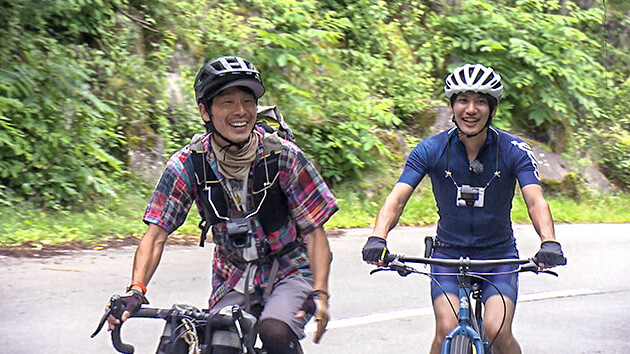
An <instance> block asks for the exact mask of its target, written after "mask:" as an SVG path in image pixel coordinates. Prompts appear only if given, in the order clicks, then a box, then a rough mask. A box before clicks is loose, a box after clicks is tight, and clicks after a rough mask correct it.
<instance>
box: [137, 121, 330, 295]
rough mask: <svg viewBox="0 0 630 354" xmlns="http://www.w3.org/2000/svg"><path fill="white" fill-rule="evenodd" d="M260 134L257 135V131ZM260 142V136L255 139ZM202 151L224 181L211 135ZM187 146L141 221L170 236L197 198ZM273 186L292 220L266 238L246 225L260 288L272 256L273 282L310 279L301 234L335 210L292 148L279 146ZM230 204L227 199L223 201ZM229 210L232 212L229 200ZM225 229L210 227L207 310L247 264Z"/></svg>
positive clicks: (259, 153) (256, 222) (205, 138)
mask: <svg viewBox="0 0 630 354" xmlns="http://www.w3.org/2000/svg"><path fill="white" fill-rule="evenodd" d="M258 132H259V133H260V134H263V131H262V130H258ZM259 139H261V137H260V136H259ZM202 142H203V146H204V151H206V152H208V154H207V161H208V163H209V164H210V166H211V168H212V170H213V172H214V174H215V175H216V176H217V178H218V179H219V181H220V182H221V183H222V184H223V183H224V182H225V181H224V178H223V176H222V175H221V174H220V173H219V171H218V167H217V163H216V161H215V156H214V153H213V152H212V147H211V144H210V135H209V134H206V135H204V136H203V137H202ZM190 155H191V150H190V146H186V147H184V148H183V149H181V150H180V151H178V152H177V153H175V154H174V155H173V156H172V157H171V159H170V160H169V162H168V163H167V165H166V168H165V170H164V172H163V174H162V177H161V178H160V180H159V182H158V184H157V186H156V188H155V191H154V192H153V195H152V197H151V200H150V201H149V205H148V206H147V209H146V211H145V214H144V218H143V220H144V222H145V223H147V224H149V223H151V224H156V225H157V226H160V227H161V228H163V229H164V230H166V231H167V232H168V233H169V234H170V233H172V232H173V231H175V230H176V229H177V228H178V227H179V226H181V225H182V224H183V223H184V221H185V220H186V216H187V214H188V211H189V210H190V207H191V205H192V202H193V200H194V201H196V203H197V207H198V208H199V201H198V198H197V187H196V182H195V181H196V179H195V173H194V166H193V163H192V159H191V158H189V157H190ZM263 155H264V154H263V145H262V139H261V140H260V143H259V145H258V151H257V156H256V158H255V160H254V162H253V163H252V167H251V168H250V175H249V179H248V181H249V183H248V189H247V192H248V193H247V195H248V197H247V205H248V209H249V210H253V209H255V207H256V206H253V198H252V190H251V185H252V183H251V182H252V180H253V171H254V169H255V167H256V165H257V164H258V163H262V162H263ZM278 183H279V185H280V188H281V189H282V190H283V192H284V194H285V196H286V197H287V203H288V207H289V211H290V214H291V218H290V219H289V221H288V223H287V224H286V225H284V226H283V227H281V228H280V229H279V230H276V231H274V232H272V233H270V234H265V233H264V231H263V228H262V226H261V224H260V222H259V220H258V219H257V218H250V225H251V226H252V227H253V229H254V230H255V236H254V240H253V242H255V243H256V249H257V251H258V255H259V259H260V260H261V261H260V262H257V265H258V268H257V271H256V274H255V276H254V279H253V283H254V286H255V287H260V286H261V285H263V286H264V284H266V282H267V280H268V278H269V272H270V269H271V264H272V261H273V258H274V255H275V254H277V253H278V252H279V253H281V255H280V256H279V257H277V259H278V261H279V265H280V267H279V269H278V273H277V274H276V281H279V280H281V279H284V278H286V277H290V276H295V275H298V274H303V275H310V274H311V271H310V268H309V261H308V257H307V255H306V242H305V239H304V238H303V237H302V236H300V235H306V234H308V233H310V232H313V231H314V230H315V229H316V228H318V227H320V226H323V225H324V223H326V221H328V219H329V218H330V217H331V216H332V215H333V214H334V213H335V212H336V211H337V210H338V209H339V207H338V206H337V202H336V201H335V198H334V197H333V195H332V193H331V191H330V189H329V188H328V186H327V185H326V183H325V182H324V180H323V179H322V177H321V175H320V174H319V173H318V172H317V170H316V169H315V167H314V166H313V165H312V164H311V163H310V161H308V159H307V158H306V157H305V156H304V154H303V153H302V151H301V150H300V149H299V148H298V147H297V146H296V145H295V144H293V143H291V142H289V141H283V144H282V148H281V150H280V158H279V162H278ZM228 199H229V198H228ZM229 205H230V206H229V207H230V208H231V209H232V210H235V211H236V210H237V209H236V207H235V205H234V203H233V202H232V201H231V200H230V201H229ZM225 233H226V227H225V222H223V221H221V222H219V223H217V224H215V225H213V227H212V235H213V241H214V243H215V249H214V259H213V263H212V269H213V272H212V289H213V290H212V295H211V297H210V300H209V305H210V307H212V306H214V304H215V303H216V302H217V301H219V300H220V299H221V298H222V297H223V296H224V295H225V294H227V293H228V292H229V291H231V290H232V289H233V288H234V286H235V285H236V284H237V283H238V281H239V280H240V278H241V277H242V275H243V272H244V271H245V267H246V266H247V263H246V262H245V261H244V260H243V258H242V254H240V251H238V250H237V251H235V250H231V249H230V248H228V247H227V245H226V244H225V241H224V240H225V239H226V238H225ZM294 241H297V242H298V243H297V247H295V248H294V249H292V250H290V251H288V252H286V253H283V248H284V247H285V246H287V245H289V244H291V245H295V243H293V242H294Z"/></svg>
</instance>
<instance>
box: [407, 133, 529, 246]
mask: <svg viewBox="0 0 630 354" xmlns="http://www.w3.org/2000/svg"><path fill="white" fill-rule="evenodd" d="M476 159H477V160H478V161H479V162H480V163H481V165H483V171H482V172H481V173H475V172H473V171H471V170H470V168H469V166H470V162H469V160H468V156H467V154H466V148H465V147H464V144H463V143H462V141H461V140H460V139H459V137H458V136H457V129H456V128H452V129H450V130H447V131H444V132H442V133H439V134H437V135H434V136H432V137H430V138H428V139H425V140H423V141H421V142H420V143H419V144H418V146H416V147H415V148H414V149H413V151H412V152H411V154H410V155H409V158H408V159H407V163H406V165H405V168H404V170H403V172H402V174H401V176H400V178H399V179H398V182H399V183H406V184H408V185H410V186H411V187H413V188H416V186H417V185H418V184H419V183H420V181H421V180H422V178H423V177H424V176H425V175H427V174H428V175H429V178H430V179H431V184H432V186H433V194H434V196H435V200H436V203H437V207H438V214H439V221H438V226H437V238H438V240H439V241H442V242H445V243H450V244H453V245H458V246H462V247H488V246H493V245H499V244H504V243H508V242H512V241H513V240H514V236H513V231H512V221H511V218H510V212H511V210H512V200H513V199H514V190H515V187H516V180H518V182H519V184H520V186H521V188H522V187H524V186H527V185H529V184H538V185H540V175H539V173H538V168H537V163H536V157H535V155H534V153H533V152H532V150H531V148H530V147H529V145H528V144H527V143H525V142H524V141H523V140H521V139H519V138H518V137H516V136H514V135H511V134H508V133H506V132H503V131H500V130H498V129H496V128H494V127H490V128H489V129H488V136H487V138H486V142H485V144H484V146H483V147H482V148H481V150H480V151H479V154H478V155H477V158H476ZM447 170H448V171H450V174H449V173H447ZM477 172H479V171H477ZM463 185H468V186H470V187H485V193H484V194H485V195H484V198H483V199H484V202H483V207H475V206H466V205H464V206H458V203H457V199H458V194H457V189H458V186H459V187H461V186H463Z"/></svg>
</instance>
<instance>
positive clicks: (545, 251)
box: [534, 241, 567, 268]
mask: <svg viewBox="0 0 630 354" xmlns="http://www.w3.org/2000/svg"><path fill="white" fill-rule="evenodd" d="M534 261H535V262H536V263H537V264H538V265H539V266H540V267H542V268H550V267H555V266H557V265H565V264H567V259H566V258H564V254H562V247H561V246H560V242H557V241H545V242H543V243H542V244H541V245H540V251H538V253H536V255H535V256H534Z"/></svg>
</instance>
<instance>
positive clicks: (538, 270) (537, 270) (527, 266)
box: [521, 261, 558, 277]
mask: <svg viewBox="0 0 630 354" xmlns="http://www.w3.org/2000/svg"><path fill="white" fill-rule="evenodd" d="M521 271H528V272H534V273H536V274H540V273H547V274H551V275H553V276H555V277H557V276H558V273H556V272H554V271H553V270H549V269H543V268H541V267H540V266H538V264H536V263H534V262H533V261H532V262H530V263H528V264H525V265H522V266H521Z"/></svg>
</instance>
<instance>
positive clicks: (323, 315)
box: [295, 290, 329, 344]
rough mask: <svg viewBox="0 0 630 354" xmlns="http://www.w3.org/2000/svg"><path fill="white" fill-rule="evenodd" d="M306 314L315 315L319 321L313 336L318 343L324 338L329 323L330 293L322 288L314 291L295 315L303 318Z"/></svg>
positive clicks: (314, 341)
mask: <svg viewBox="0 0 630 354" xmlns="http://www.w3.org/2000/svg"><path fill="white" fill-rule="evenodd" d="M306 315H315V321H316V322H317V330H316V331H315V335H314V336H313V343H315V344H317V343H319V341H320V340H321V339H322V336H323V335H324V332H326V326H327V325H328V319H329V315H328V293H327V292H325V291H322V290H315V291H313V292H312V293H311V294H310V295H309V296H308V297H307V298H306V300H304V303H303V304H302V308H301V309H300V311H299V312H298V313H297V315H295V317H296V318H302V317H304V316H306Z"/></svg>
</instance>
